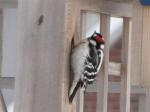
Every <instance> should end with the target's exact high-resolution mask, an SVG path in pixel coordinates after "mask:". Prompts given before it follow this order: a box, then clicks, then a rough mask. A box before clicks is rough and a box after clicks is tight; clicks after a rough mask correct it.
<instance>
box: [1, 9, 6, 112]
mask: <svg viewBox="0 0 150 112" xmlns="http://www.w3.org/2000/svg"><path fill="white" fill-rule="evenodd" d="M2 32H3V10H2V9H0V76H2V71H1V70H2V52H3V51H2V48H3V47H2V46H3V44H2V34H3V33H2ZM0 112H7V107H6V104H5V101H4V97H3V94H2V91H1V89H0Z"/></svg>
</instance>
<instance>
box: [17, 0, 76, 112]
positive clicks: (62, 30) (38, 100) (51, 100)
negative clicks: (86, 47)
mask: <svg viewBox="0 0 150 112" xmlns="http://www.w3.org/2000/svg"><path fill="white" fill-rule="evenodd" d="M18 4H19V21H18V24H19V26H18V33H19V34H18V38H17V48H18V49H17V59H18V62H17V75H16V84H15V85H16V96H15V112H43V111H44V112H49V111H52V112H74V110H75V109H74V108H72V105H70V104H69V103H68V86H69V78H68V77H69V75H70V72H69V50H70V49H69V48H70V40H71V38H72V36H73V28H72V27H73V26H74V25H73V24H72V23H73V22H74V20H73V19H72V15H73V14H74V13H72V10H71V8H72V3H71V0H44V1H41V0H19V3H18Z"/></svg>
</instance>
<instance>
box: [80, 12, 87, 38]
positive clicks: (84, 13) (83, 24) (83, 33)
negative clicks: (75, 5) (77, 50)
mask: <svg viewBox="0 0 150 112" xmlns="http://www.w3.org/2000/svg"><path fill="white" fill-rule="evenodd" d="M81 14H82V15H81V19H82V20H81V24H82V26H81V27H82V32H81V38H85V37H86V17H87V12H86V11H82V13H81Z"/></svg>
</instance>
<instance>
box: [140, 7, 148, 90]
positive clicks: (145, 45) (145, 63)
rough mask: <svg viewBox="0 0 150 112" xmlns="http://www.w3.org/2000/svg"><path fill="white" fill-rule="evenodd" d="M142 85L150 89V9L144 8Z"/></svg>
mask: <svg viewBox="0 0 150 112" xmlns="http://www.w3.org/2000/svg"><path fill="white" fill-rule="evenodd" d="M142 17H143V35H142V52H141V54H142V63H141V64H142V65H141V68H142V70H141V83H142V85H143V86H146V87H149V88H150V52H149V48H150V44H149V43H150V30H149V29H150V7H143V16H142Z"/></svg>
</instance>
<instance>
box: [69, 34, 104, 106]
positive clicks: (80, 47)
mask: <svg viewBox="0 0 150 112" xmlns="http://www.w3.org/2000/svg"><path fill="white" fill-rule="evenodd" d="M104 44H105V41H104V37H103V36H102V35H101V34H100V33H97V32H96V31H95V32H94V33H93V34H92V35H91V36H89V37H88V38H85V39H83V40H82V41H81V42H79V43H78V44H77V45H76V46H74V47H73V48H72V51H71V55H70V59H71V60H70V61H71V62H70V64H71V71H72V73H73V81H72V82H71V87H70V90H69V102H70V103H72V101H73V99H74V97H75V95H76V93H77V91H78V90H79V88H81V89H83V91H84V92H85V90H86V88H87V85H88V84H93V82H94V81H95V80H96V76H97V75H98V73H99V70H100V68H101V65H102V62H103V57H104Z"/></svg>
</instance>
